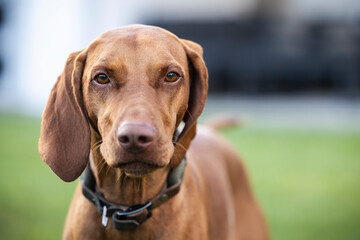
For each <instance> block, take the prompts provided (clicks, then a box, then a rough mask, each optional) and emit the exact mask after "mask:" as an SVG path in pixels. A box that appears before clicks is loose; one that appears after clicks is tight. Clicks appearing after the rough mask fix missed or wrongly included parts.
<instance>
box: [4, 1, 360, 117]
mask: <svg viewBox="0 0 360 240" xmlns="http://www.w3.org/2000/svg"><path fill="white" fill-rule="evenodd" d="M131 23H145V24H154V25H159V26H163V27H165V28H168V29H169V30H171V31H173V32H175V33H176V34H178V35H179V36H180V37H183V38H188V39H192V40H194V41H197V42H199V43H200V44H201V45H203V47H204V49H205V56H204V57H205V60H206V63H207V66H208V68H209V72H210V81H211V85H210V86H211V87H210V90H211V92H216V93H223V92H231V93H235V94H237V93H239V94H240V93H241V94H264V93H271V94H273V93H274V94H278V93H304V92H306V93H308V92H314V93H323V94H335V95H339V94H340V95H343V96H359V91H360V80H359V79H360V77H359V76H360V75H359V71H360V50H359V49H360V47H359V44H360V41H359V40H360V27H359V26H360V2H359V1H358V0H343V1H326V0H316V1H308V0H242V1H237V0H223V1H214V0H211V1H209V0H200V1H191V0H184V1H181V2H180V1H178V2H170V1H160V0H153V1H144V0H142V1H116V0H104V1H97V0H63V1H46V0H17V1H14V0H0V40H1V45H0V50H1V52H0V59H1V61H0V66H2V67H1V68H0V69H2V71H1V73H0V108H6V107H7V108H9V106H10V108H12V107H22V108H25V109H29V111H32V110H33V109H36V110H39V109H40V111H41V109H42V108H43V107H44V105H45V102H46V99H47V96H48V94H49V92H50V89H51V87H52V85H53V84H54V82H55V80H56V77H57V76H58V75H59V74H60V72H61V71H62V68H63V66H64V64H65V61H66V58H67V56H68V54H69V53H71V52H73V51H78V50H81V49H82V48H83V47H85V46H86V45H88V44H89V43H90V41H92V40H93V39H94V38H95V37H96V36H98V35H99V34H100V33H102V32H104V31H106V30H108V29H110V28H114V27H117V26H121V25H126V24H131Z"/></svg>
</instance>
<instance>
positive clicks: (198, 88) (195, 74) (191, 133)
mask: <svg viewBox="0 0 360 240" xmlns="http://www.w3.org/2000/svg"><path fill="white" fill-rule="evenodd" d="M181 41H182V43H183V45H184V47H185V50H186V54H187V57H188V61H189V74H190V96H189V101H188V109H187V112H186V113H185V116H184V119H183V121H184V122H185V126H184V128H183V130H182V132H181V133H180V135H179V138H178V141H177V142H176V144H175V152H174V155H173V157H172V159H171V165H172V167H175V166H177V165H178V164H179V163H180V161H181V160H182V159H183V157H184V156H185V154H186V151H187V149H188V148H189V146H190V142H191V140H192V139H193V138H194V137H195V135H196V122H197V119H198V118H199V116H200V114H201V113H202V111H203V109H204V106H205V101H206V96H207V89H208V72H207V69H206V66H205V63H204V60H203V57H202V54H203V50H202V47H201V46H200V45H199V44H197V43H194V42H192V41H189V40H181Z"/></svg>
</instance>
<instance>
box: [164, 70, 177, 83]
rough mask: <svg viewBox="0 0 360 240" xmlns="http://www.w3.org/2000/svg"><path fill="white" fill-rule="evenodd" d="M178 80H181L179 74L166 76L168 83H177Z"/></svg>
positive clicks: (171, 73) (172, 73) (173, 73)
mask: <svg viewBox="0 0 360 240" xmlns="http://www.w3.org/2000/svg"><path fill="white" fill-rule="evenodd" d="M178 79H179V74H177V73H175V72H170V73H168V74H166V77H165V81H167V82H175V81H176V80H178Z"/></svg>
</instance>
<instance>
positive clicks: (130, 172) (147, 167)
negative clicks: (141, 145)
mask: <svg viewBox="0 0 360 240" xmlns="http://www.w3.org/2000/svg"><path fill="white" fill-rule="evenodd" d="M118 167H119V168H120V169H121V170H122V171H123V172H124V173H125V174H126V175H127V176H129V177H137V178H140V177H144V176H146V175H148V174H149V173H151V172H153V171H155V170H156V169H158V168H161V167H162V166H159V165H156V164H152V163H148V162H143V161H140V160H134V161H131V162H126V163H120V164H118Z"/></svg>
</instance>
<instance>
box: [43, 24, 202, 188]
mask: <svg viewBox="0 0 360 240" xmlns="http://www.w3.org/2000/svg"><path fill="white" fill-rule="evenodd" d="M206 92H207V70H206V67H205V65H204V62H203V60H202V49H201V47H200V46H199V45H197V44H195V43H193V42H190V41H187V40H181V39H179V38H177V37H176V36H175V35H173V34H171V33H169V32H167V31H165V30H163V29H161V28H156V27H147V26H142V25H135V26H130V27H124V28H119V29H115V30H112V31H109V32H106V33H104V34H103V35H101V36H100V37H99V38H97V39H96V40H95V41H94V42H93V43H91V44H90V45H89V46H88V47H87V48H86V49H84V50H83V51H81V52H78V53H74V54H72V55H70V57H69V59H68V62H67V64H66V66H65V69H64V72H63V73H62V75H61V76H60V77H59V79H58V82H57V83H56V84H55V86H54V88H53V90H52V93H51V95H50V98H49V101H48V103H47V107H46V109H45V111H44V114H43V121H42V130H41V136H40V143H39V151H40V154H41V157H42V158H43V160H44V161H45V162H46V163H47V164H48V165H49V166H50V167H51V168H52V170H53V171H54V172H55V173H56V174H58V175H59V176H60V177H61V178H62V179H63V180H65V181H72V180H74V179H75V178H77V177H78V176H79V175H80V173H81V172H82V171H83V169H84V167H85V165H86V163H87V161H88V156H89V152H90V131H89V124H88V122H90V123H92V124H91V125H92V126H93V128H95V129H94V130H95V131H93V132H96V131H98V132H99V134H100V135H99V136H97V138H98V139H97V141H99V142H101V146H100V152H101V155H102V156H103V158H104V160H105V161H106V163H107V164H108V165H109V166H111V167H118V168H120V169H121V170H122V171H124V172H125V173H126V174H127V175H129V176H134V177H142V176H144V175H146V174H148V173H150V172H151V171H153V170H155V169H156V168H160V167H164V166H167V165H169V164H171V165H172V166H175V165H177V164H178V163H179V162H180V160H181V159H182V158H183V156H184V155H185V152H186V150H187V148H188V147H189V144H190V141H191V140H192V139H193V137H194V136H195V129H196V119H197V118H198V117H199V115H200V113H201V112H202V109H203V107H204V104H205V99H206ZM181 121H184V123H185V126H184V129H183V130H182V132H181V133H180V136H179V138H178V140H177V141H176V142H173V137H174V132H175V130H176V128H177V127H178V125H179V124H180V122H181ZM95 144H96V145H97V144H98V143H95ZM91 147H97V146H91Z"/></svg>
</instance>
